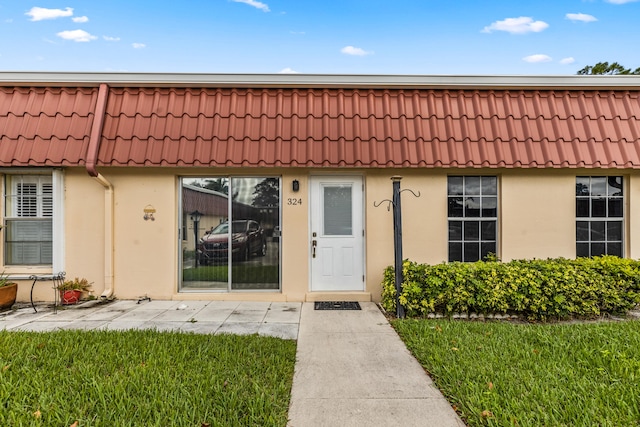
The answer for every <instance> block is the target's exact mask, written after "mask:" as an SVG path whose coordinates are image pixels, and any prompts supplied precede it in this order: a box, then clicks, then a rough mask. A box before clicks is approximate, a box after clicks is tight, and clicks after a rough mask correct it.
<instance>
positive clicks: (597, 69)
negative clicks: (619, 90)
mask: <svg viewBox="0 0 640 427" xmlns="http://www.w3.org/2000/svg"><path fill="white" fill-rule="evenodd" d="M576 74H579V75H603V74H608V75H614V74H622V75H627V74H640V67H638V68H636V69H635V70H633V71H632V70H631V68H624V67H623V66H622V65H620V64H618V63H617V62H613V63H611V64H609V63H608V62H598V63H597V64H596V65H593V66H592V65H587V66H586V67H584V68H583V69H582V70H578V72H577V73H576Z"/></svg>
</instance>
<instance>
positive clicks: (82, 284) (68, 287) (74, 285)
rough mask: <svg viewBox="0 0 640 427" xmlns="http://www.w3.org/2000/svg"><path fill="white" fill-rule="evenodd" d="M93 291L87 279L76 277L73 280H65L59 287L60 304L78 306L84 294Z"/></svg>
mask: <svg viewBox="0 0 640 427" xmlns="http://www.w3.org/2000/svg"><path fill="white" fill-rule="evenodd" d="M90 290H91V283H90V282H89V281H88V280H87V279H85V278H78V277H76V278H75V279H73V280H65V281H64V282H62V284H61V285H59V286H58V291H59V292H60V302H62V305H69V304H76V303H77V302H78V301H79V300H80V297H81V296H82V293H83V292H88V291H90Z"/></svg>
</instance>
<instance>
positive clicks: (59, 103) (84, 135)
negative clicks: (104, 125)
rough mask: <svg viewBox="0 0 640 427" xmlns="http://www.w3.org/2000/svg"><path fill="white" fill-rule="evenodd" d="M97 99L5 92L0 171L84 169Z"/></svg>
mask: <svg viewBox="0 0 640 427" xmlns="http://www.w3.org/2000/svg"><path fill="white" fill-rule="evenodd" d="M97 93H98V90H97V89H95V88H50V87H45V88H24V87H15V88H14V87H0V166H71V165H78V164H83V163H84V161H85V156H86V153H87V146H88V145H89V133H90V130H91V124H92V122H93V117H94V114H93V111H94V109H95V103H96V96H97Z"/></svg>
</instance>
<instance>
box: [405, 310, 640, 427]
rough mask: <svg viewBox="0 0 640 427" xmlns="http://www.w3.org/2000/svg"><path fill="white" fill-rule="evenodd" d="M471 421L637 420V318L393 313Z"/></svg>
mask: <svg viewBox="0 0 640 427" xmlns="http://www.w3.org/2000/svg"><path fill="white" fill-rule="evenodd" d="M393 326H394V327H395V328H396V330H397V331H398V333H399V334H400V336H401V338H402V339H403V341H404V342H405V343H406V345H407V347H408V348H409V349H410V351H411V352H412V353H413V354H414V355H415V357H416V358H417V359H418V360H419V361H420V363H421V364H422V365H423V366H424V368H425V369H426V370H427V371H428V372H429V374H430V375H431V377H432V378H433V379H434V381H435V383H436V385H437V386H438V388H440V390H441V391H442V392H443V393H444V395H445V396H446V397H447V398H448V399H449V401H450V402H451V403H452V405H453V406H454V407H455V409H456V410H457V412H458V413H459V414H460V415H461V416H462V417H463V419H464V420H465V421H466V422H467V423H468V424H469V425H470V426H484V425H491V426H515V425H517V426H596V425H597V426H638V425H640V385H639V384H640V322H638V321H625V322H597V323H595V322H594V323H580V324H512V323H501V322H473V321H446V320H395V321H393Z"/></svg>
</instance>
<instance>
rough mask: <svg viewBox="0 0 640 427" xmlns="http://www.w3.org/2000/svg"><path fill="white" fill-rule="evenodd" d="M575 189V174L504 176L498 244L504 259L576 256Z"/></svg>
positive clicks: (525, 173)
mask: <svg viewBox="0 0 640 427" xmlns="http://www.w3.org/2000/svg"><path fill="white" fill-rule="evenodd" d="M575 188H576V175H575V173H574V174H568V173H556V172H555V171H551V172H547V173H541V172H540V171H532V172H524V173H523V172H522V171H510V172H508V173H503V174H502V178H501V179H500V186H499V194H500V203H499V205H500V212H499V223H500V224H501V227H500V229H499V239H500V243H499V245H498V252H499V254H500V257H501V258H502V260H503V261H509V260H512V259H530V258H554V257H565V258H573V257H575V254H576V242H575V238H576V237H575V236H576V229H575V224H576V217H575V215H576V214H575Z"/></svg>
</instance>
